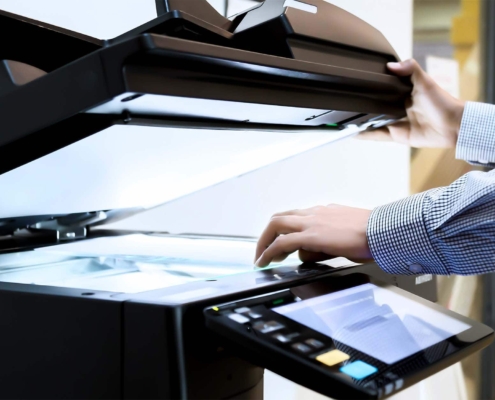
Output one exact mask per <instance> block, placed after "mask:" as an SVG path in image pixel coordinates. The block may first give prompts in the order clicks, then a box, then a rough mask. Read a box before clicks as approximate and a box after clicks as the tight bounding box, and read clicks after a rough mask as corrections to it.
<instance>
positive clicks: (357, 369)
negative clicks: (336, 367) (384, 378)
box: [340, 361, 378, 379]
mask: <svg viewBox="0 0 495 400" xmlns="http://www.w3.org/2000/svg"><path fill="white" fill-rule="evenodd" d="M340 371H341V372H343V373H344V374H346V375H349V376H350V377H352V378H354V379H364V378H366V377H367V376H370V375H373V374H374V373H375V372H378V368H375V367H373V365H369V364H366V363H365V362H363V361H354V362H353V363H351V364H347V365H345V366H343V367H342V368H340Z"/></svg>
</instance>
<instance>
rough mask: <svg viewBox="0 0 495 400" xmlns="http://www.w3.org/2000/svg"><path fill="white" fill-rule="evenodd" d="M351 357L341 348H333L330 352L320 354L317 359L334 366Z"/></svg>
mask: <svg viewBox="0 0 495 400" xmlns="http://www.w3.org/2000/svg"><path fill="white" fill-rule="evenodd" d="M349 358H350V357H349V355H348V354H345V353H343V352H342V351H340V350H332V351H329V352H328V353H324V354H320V355H319V356H318V357H316V359H317V360H318V361H319V362H321V363H322V364H325V365H327V366H329V367H333V366H334V365H337V364H340V363H342V362H344V361H346V360H348V359H349Z"/></svg>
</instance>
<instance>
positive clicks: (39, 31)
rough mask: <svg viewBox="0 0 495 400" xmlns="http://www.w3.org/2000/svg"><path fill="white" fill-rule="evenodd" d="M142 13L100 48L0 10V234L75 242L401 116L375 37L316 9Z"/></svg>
mask: <svg viewBox="0 0 495 400" xmlns="http://www.w3.org/2000/svg"><path fill="white" fill-rule="evenodd" d="M157 10H158V18H156V19H155V20H153V21H150V22H148V23H146V24H144V25H143V26H140V27H138V28H136V29H134V30H133V31H131V32H128V33H126V34H124V35H122V36H120V37H117V38H115V39H112V40H106V41H99V40H96V39H93V38H89V37H86V36H84V35H80V34H77V33H74V32H70V31H67V30H64V29H60V28H57V27H54V26H51V25H47V24H44V23H42V22H39V21H33V20H29V19H27V18H25V17H21V16H18V15H13V14H9V13H5V12H0V33H1V34H2V36H3V37H8V38H9V40H6V41H3V42H2V43H1V44H0V60H3V61H0V121H2V122H1V129H0V193H2V196H0V236H3V237H4V238H5V237H9V238H10V239H11V238H13V237H23V235H26V233H27V234H28V236H30V235H31V234H32V233H33V232H37V233H39V232H46V231H50V232H55V233H54V234H53V235H54V236H53V235H52V236H53V237H54V238H55V239H57V240H62V239H75V238H81V237H84V236H85V235H86V230H87V228H88V227H89V226H91V225H96V224H102V223H105V222H108V221H110V220H113V219H115V218H122V217H125V216H128V215H129V214H133V213H135V212H139V211H141V210H143V209H146V208H150V207H153V206H157V205H160V204H163V203H165V202H168V201H172V200H174V199H177V198H179V197H181V196H184V195H187V194H190V193H192V192H195V191H197V190H200V189H203V188H206V187H208V186H211V185H214V184H217V183H219V182H222V181H225V180H227V179H231V178H234V177H237V176H239V175H242V174H245V173H247V172H250V171H253V170H256V169H258V168H261V167H263V166H266V165H268V164H271V163H274V162H277V161H279V160H282V159H285V158H288V157H291V156H294V155H296V154H299V153H301V152H304V151H307V150H309V149H312V148H315V147H317V146H321V145H325V144H327V143H329V142H332V141H335V140H338V139H340V138H343V137H346V136H349V135H352V134H355V133H357V132H358V131H360V130H363V129H367V128H368V129H369V128H373V127H376V126H381V125H383V124H387V123H390V122H391V121H394V120H397V119H399V118H402V117H403V116H404V115H405V110H404V102H405V99H406V98H407V97H408V96H409V94H410V91H411V84H410V82H408V81H403V80H401V79H399V78H397V77H395V76H392V75H390V74H389V73H388V72H387V71H386V62H388V61H394V60H397V56H396V54H395V52H394V50H393V49H392V48H391V46H390V45H389V43H388V42H387V40H386V39H385V38H384V37H383V35H381V33H380V32H378V31H377V30H376V29H374V28H373V27H371V26H370V25H368V24H367V23H365V22H363V21H362V20H360V19H358V18H356V17H355V16H353V15H351V14H349V13H347V12H345V11H344V10H342V9H340V8H338V7H336V6H333V5H331V4H329V3H326V2H325V1H323V0H305V2H304V3H300V2H298V1H296V0H290V1H285V2H284V0H266V1H265V2H264V3H262V4H260V5H259V6H256V7H255V8H253V9H251V10H248V11H247V12H245V13H243V14H240V15H237V16H234V17H232V18H230V19H227V18H224V17H223V16H221V15H220V14H218V13H217V12H216V11H215V10H214V9H213V8H212V7H211V6H210V5H209V4H208V3H207V2H206V0H157ZM2 242H5V241H2V240H0V248H1V246H2V245H1V243H2Z"/></svg>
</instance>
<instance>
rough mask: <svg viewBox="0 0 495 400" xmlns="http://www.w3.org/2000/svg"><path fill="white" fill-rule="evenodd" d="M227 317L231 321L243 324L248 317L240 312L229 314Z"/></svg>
mask: <svg viewBox="0 0 495 400" xmlns="http://www.w3.org/2000/svg"><path fill="white" fill-rule="evenodd" d="M228 317H229V318H230V319H231V320H232V321H235V322H238V323H239V324H245V323H246V322H249V318H247V317H245V316H244V315H241V314H229V315H228Z"/></svg>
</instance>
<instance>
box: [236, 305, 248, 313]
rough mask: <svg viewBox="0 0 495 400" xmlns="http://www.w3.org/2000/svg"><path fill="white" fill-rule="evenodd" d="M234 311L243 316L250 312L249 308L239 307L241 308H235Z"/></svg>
mask: <svg viewBox="0 0 495 400" xmlns="http://www.w3.org/2000/svg"><path fill="white" fill-rule="evenodd" d="M234 311H235V312H236V313H238V314H243V313H247V312H249V311H251V309H250V308H249V307H241V308H236V309H235V310H234Z"/></svg>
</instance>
